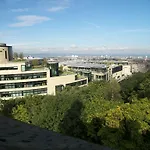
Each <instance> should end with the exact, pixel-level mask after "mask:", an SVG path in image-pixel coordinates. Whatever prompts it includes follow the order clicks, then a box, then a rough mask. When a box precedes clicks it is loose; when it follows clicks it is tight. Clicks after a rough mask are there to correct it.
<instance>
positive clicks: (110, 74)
mask: <svg viewBox="0 0 150 150" xmlns="http://www.w3.org/2000/svg"><path fill="white" fill-rule="evenodd" d="M61 65H62V66H64V68H65V69H71V70H73V71H74V72H76V73H78V74H80V75H83V76H86V77H87V78H88V80H89V81H94V80H106V81H109V80H111V79H112V78H114V79H116V80H117V81H121V80H123V79H125V78H126V77H128V76H130V75H132V73H131V66H130V65H128V64H125V65H120V64H113V65H112V64H111V65H106V64H98V63H89V62H88V63H85V62H84V63H81V62H77V63H74V62H73V63H71V62H69V63H62V64H61Z"/></svg>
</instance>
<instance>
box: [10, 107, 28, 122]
mask: <svg viewBox="0 0 150 150" xmlns="http://www.w3.org/2000/svg"><path fill="white" fill-rule="evenodd" d="M12 116H13V118H14V119H17V120H20V121H23V122H26V123H29V114H28V111H27V109H26V108H25V107H24V105H17V107H16V108H15V107H14V108H13V109H12Z"/></svg>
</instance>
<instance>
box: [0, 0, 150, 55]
mask: <svg viewBox="0 0 150 150" xmlns="http://www.w3.org/2000/svg"><path fill="white" fill-rule="evenodd" d="M0 3H1V4H0V13H1V23H0V25H1V27H0V42H4V43H8V44H10V45H12V46H13V48H14V51H23V52H24V53H40V52H41V53H52V52H55V53H85V54H86V53H87V54H89V53H96V54H101V53H104V54H105V53H106V54H107V53H108V54H111V53H112V54H114V53H120V54H130V53H133V54H136V53H137V54H145V55H149V54H150V40H149V39H150V20H149V19H148V18H149V16H150V10H149V6H150V1H148V0H143V1H141V0H132V1H131V0H122V1H119V0H114V1H111V0H26V1H23V0H1V2H0Z"/></svg>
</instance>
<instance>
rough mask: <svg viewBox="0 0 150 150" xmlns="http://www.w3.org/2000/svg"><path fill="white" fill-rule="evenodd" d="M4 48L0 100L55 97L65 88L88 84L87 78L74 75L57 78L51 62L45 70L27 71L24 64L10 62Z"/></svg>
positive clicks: (8, 54) (54, 67) (0, 69)
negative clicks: (33, 95)
mask: <svg viewBox="0 0 150 150" xmlns="http://www.w3.org/2000/svg"><path fill="white" fill-rule="evenodd" d="M3 46H4V47H3ZM6 47H7V46H6V44H3V45H1V47H0V48H1V49H2V52H1V51H0V60H1V61H0V99H9V98H14V97H22V96H26V95H32V94H42V95H43V94H50V95H55V94H56V91H57V90H62V89H63V88H64V87H65V86H76V85H77V86H84V85H87V84H88V80H87V78H82V79H81V78H80V79H79V78H77V76H76V74H72V75H66V76H59V74H58V63H54V62H51V63H50V64H49V65H48V67H47V68H42V69H29V68H28V67H27V65H26V63H25V62H23V63H22V62H11V61H10V60H12V58H13V56H12V52H10V51H9V48H6ZM3 49H4V51H5V52H3ZM6 55H7V57H6Z"/></svg>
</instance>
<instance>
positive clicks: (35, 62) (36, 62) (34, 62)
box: [32, 59, 39, 67]
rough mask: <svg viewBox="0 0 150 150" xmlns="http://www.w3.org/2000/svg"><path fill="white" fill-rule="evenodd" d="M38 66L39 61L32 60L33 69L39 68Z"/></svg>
mask: <svg viewBox="0 0 150 150" xmlns="http://www.w3.org/2000/svg"><path fill="white" fill-rule="evenodd" d="M38 64H39V62H38V59H33V60H32V65H33V67H35V66H38Z"/></svg>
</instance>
